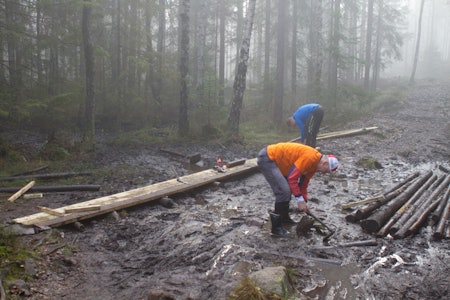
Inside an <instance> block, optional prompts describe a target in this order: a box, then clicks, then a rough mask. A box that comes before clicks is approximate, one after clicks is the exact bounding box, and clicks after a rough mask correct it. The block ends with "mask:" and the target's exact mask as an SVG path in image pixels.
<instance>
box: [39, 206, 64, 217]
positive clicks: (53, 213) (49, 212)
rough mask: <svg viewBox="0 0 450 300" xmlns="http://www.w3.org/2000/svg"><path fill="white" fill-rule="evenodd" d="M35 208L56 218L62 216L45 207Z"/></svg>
mask: <svg viewBox="0 0 450 300" xmlns="http://www.w3.org/2000/svg"><path fill="white" fill-rule="evenodd" d="M36 207H37V208H38V209H39V210H41V211H43V212H44V213H47V214H49V215H52V216H58V217H62V216H64V213H63V212H59V211H57V210H55V209H51V208H48V207H45V206H36Z"/></svg>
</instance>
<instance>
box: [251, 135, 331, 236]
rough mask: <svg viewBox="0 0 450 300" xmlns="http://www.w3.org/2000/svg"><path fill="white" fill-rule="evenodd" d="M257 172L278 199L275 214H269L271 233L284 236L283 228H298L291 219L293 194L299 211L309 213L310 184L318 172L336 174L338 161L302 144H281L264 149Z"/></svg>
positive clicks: (276, 199) (258, 161)
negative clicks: (290, 210) (290, 206)
mask: <svg viewBox="0 0 450 300" xmlns="http://www.w3.org/2000/svg"><path fill="white" fill-rule="evenodd" d="M257 164H258V168H259V170H260V171H261V173H262V174H263V175H264V177H265V178H266V180H267V182H268V183H269V185H270V187H271V188H272V191H273V193H274V195H275V211H274V212H273V213H270V220H271V222H272V230H271V231H272V233H273V234H274V235H277V236H283V235H285V234H286V233H287V232H286V230H285V229H284V228H283V227H282V225H283V224H295V222H294V221H293V220H292V219H291V218H290V217H289V202H290V200H291V194H293V195H294V196H295V198H296V200H297V205H298V209H299V210H300V211H304V212H309V209H308V205H307V202H308V184H309V181H310V179H311V178H312V177H313V175H314V174H315V173H316V172H317V171H318V172H321V173H323V174H325V173H333V172H336V170H337V168H338V164H339V163H338V160H337V158H336V156H334V155H332V154H328V155H324V154H322V153H320V152H319V151H317V150H316V149H314V148H312V147H310V146H307V145H303V144H299V143H278V144H272V145H269V146H267V147H265V148H263V149H262V150H261V151H260V152H259V154H258V157H257Z"/></svg>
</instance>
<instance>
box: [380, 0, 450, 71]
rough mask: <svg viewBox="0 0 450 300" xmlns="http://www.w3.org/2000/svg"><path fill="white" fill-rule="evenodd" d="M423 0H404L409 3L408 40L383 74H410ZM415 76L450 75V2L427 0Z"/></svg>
mask: <svg viewBox="0 0 450 300" xmlns="http://www.w3.org/2000/svg"><path fill="white" fill-rule="evenodd" d="M421 1H422V0H409V1H403V2H404V3H405V4H407V13H408V14H407V18H406V22H405V25H404V26H405V27H404V29H405V31H404V32H405V40H404V45H403V46H402V47H401V52H400V53H401V57H400V58H399V60H397V61H394V62H393V63H392V65H390V66H388V67H387V68H386V69H385V70H384V71H383V72H382V76H384V77H396V76H410V75H411V71H412V67H413V64H414V55H415V49H416V42H417V31H418V24H419V13H420V4H421ZM421 25H422V26H421V37H420V47H419V56H418V65H417V72H416V78H436V79H446V80H447V79H449V78H450V1H448V0H432V1H430V0H425V2H424V8H423V15H422V24H421Z"/></svg>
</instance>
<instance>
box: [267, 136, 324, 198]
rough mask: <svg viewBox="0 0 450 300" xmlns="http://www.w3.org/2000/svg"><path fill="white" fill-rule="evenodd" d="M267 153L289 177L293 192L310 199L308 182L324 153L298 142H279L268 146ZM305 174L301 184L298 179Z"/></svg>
mask: <svg viewBox="0 0 450 300" xmlns="http://www.w3.org/2000/svg"><path fill="white" fill-rule="evenodd" d="M267 154H268V156H269V158H270V159H271V160H273V161H274V162H275V163H276V164H277V166H278V168H279V169H280V171H281V173H282V174H283V175H284V176H285V177H286V178H287V179H288V182H289V186H290V187H291V191H292V194H294V195H295V196H299V195H302V196H303V198H304V199H305V200H306V201H307V200H308V191H307V188H308V184H309V180H310V179H311V177H313V175H314V173H315V172H316V170H317V166H318V164H319V161H320V158H321V157H322V154H321V153H320V152H319V151H317V150H316V149H314V148H312V147H310V146H307V145H303V144H298V143H278V144H273V145H269V146H267ZM302 176H304V177H305V178H304V180H302V182H301V184H300V186H299V184H298V181H299V179H300V177H302Z"/></svg>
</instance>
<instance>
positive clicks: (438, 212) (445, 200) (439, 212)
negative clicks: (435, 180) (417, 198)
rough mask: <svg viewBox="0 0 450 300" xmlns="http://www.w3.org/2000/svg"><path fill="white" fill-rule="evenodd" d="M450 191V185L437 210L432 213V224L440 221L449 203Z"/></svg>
mask: <svg viewBox="0 0 450 300" xmlns="http://www.w3.org/2000/svg"><path fill="white" fill-rule="evenodd" d="M449 193H450V186H449V187H448V188H447V192H446V193H445V195H444V197H442V199H441V202H439V205H438V207H436V210H435V211H434V212H433V213H432V214H431V225H435V224H437V223H439V220H440V218H441V216H442V214H443V212H444V211H445V209H446V206H447V205H448V201H449V198H450V196H449Z"/></svg>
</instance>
